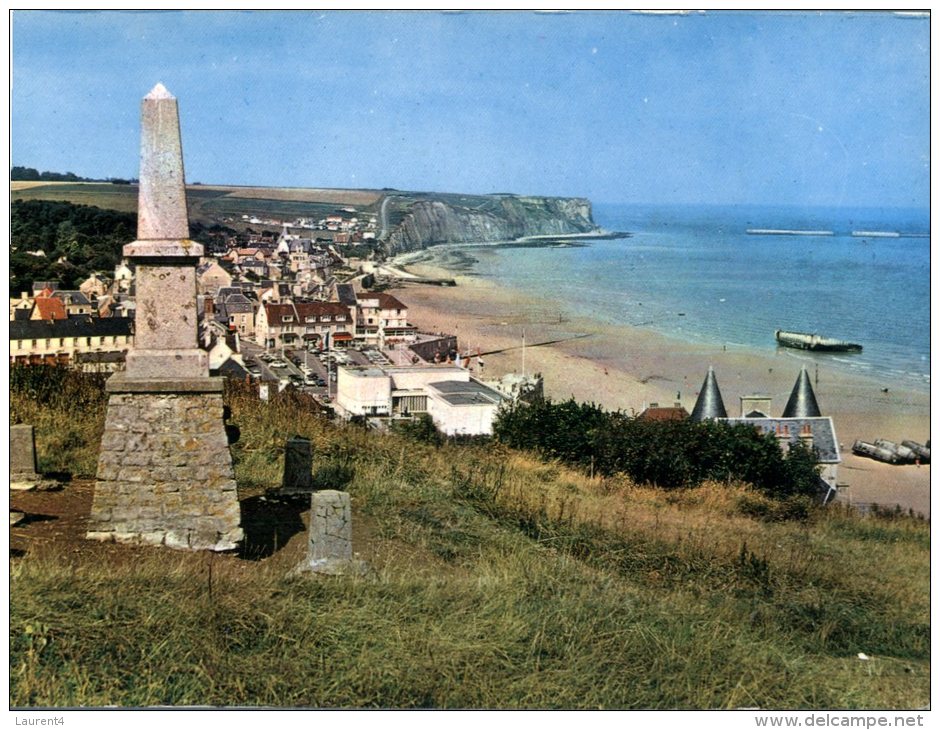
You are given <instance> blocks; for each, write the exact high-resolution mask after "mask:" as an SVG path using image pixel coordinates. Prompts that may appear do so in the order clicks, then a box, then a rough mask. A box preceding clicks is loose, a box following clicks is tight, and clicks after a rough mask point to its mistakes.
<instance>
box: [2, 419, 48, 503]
mask: <svg viewBox="0 0 940 730" xmlns="http://www.w3.org/2000/svg"><path fill="white" fill-rule="evenodd" d="M41 478H42V477H40V476H39V474H38V473H37V471H36V435H35V431H34V430H33V427H32V426H29V425H27V424H25V423H20V424H17V425H15V426H10V489H17V490H26V489H35V488H36V485H37V484H38V483H39V481H40V480H41Z"/></svg>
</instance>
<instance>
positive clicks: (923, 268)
mask: <svg viewBox="0 0 940 730" xmlns="http://www.w3.org/2000/svg"><path fill="white" fill-rule="evenodd" d="M594 218H595V221H596V222H597V223H598V224H599V225H601V226H603V227H604V228H606V229H608V230H621V231H629V232H631V233H632V234H633V235H632V237H631V238H627V239H621V240H609V241H592V242H590V243H589V244H588V245H586V246H583V247H546V248H512V247H493V248H478V249H474V251H473V257H474V258H476V259H477V265H476V266H475V270H476V272H477V273H478V274H480V275H482V276H486V277H489V278H492V279H494V280H495V281H496V282H497V283H499V284H500V285H502V286H506V287H512V288H516V289H518V290H521V291H525V292H528V293H530V294H534V295H537V296H541V297H547V298H550V299H553V300H555V301H558V303H559V306H560V309H563V310H565V311H568V312H569V313H570V314H571V315H574V316H586V317H591V318H594V319H598V320H602V321H605V322H608V323H613V324H627V325H634V326H639V327H647V328H649V329H651V330H655V331H658V332H660V333H663V334H666V335H673V336H677V337H680V338H682V339H686V340H691V341H701V342H708V343H715V344H723V345H727V346H729V347H732V346H745V347H748V348H757V349H767V350H772V349H774V348H775V347H776V343H775V340H774V330H776V329H786V330H795V331H799V332H818V333H819V334H821V335H823V336H827V337H835V338H837V339H842V340H850V341H852V342H858V343H861V344H862V345H863V346H864V351H863V352H862V353H860V354H857V355H849V354H836V355H832V354H830V355H821V354H820V355H810V354H802V353H801V354H800V357H806V358H807V359H819V362H821V363H822V362H827V363H829V364H830V365H831V366H833V367H839V368H843V369H847V370H852V371H856V372H860V373H867V374H870V375H873V376H876V377H878V378H879V379H881V378H883V379H884V380H885V382H886V384H888V383H892V384H894V385H896V386H900V385H902V384H903V385H905V386H908V387H910V386H914V387H917V388H928V387H929V382H930V239H929V238H927V237H902V238H876V237H867V238H858V237H853V236H851V235H850V234H851V232H852V231H853V230H855V231H858V230H864V231H872V230H876V231H899V232H902V233H919V234H926V233H927V232H928V231H929V223H930V221H929V211H926V210H907V209H891V210H869V209H846V208H839V209H822V208H817V209H809V210H807V209H799V210H796V209H785V208H770V207H752V206H748V207H678V206H675V207H653V206H639V205H612V204H608V205H604V204H598V205H595V207H594ZM748 228H764V229H767V228H771V229H799V230H831V231H833V232H834V234H835V235H832V236H777V235H750V234H748V233H746V230H747V229H748Z"/></svg>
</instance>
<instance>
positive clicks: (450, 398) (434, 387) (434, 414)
mask: <svg viewBox="0 0 940 730" xmlns="http://www.w3.org/2000/svg"><path fill="white" fill-rule="evenodd" d="M427 391H428V413H429V414H430V416H431V418H432V419H433V420H434V425H435V426H437V427H438V429H440V430H441V431H442V432H443V433H445V434H447V435H448V436H480V435H489V434H491V433H493V421H494V420H496V413H497V412H498V411H499V405H500V403H502V402H503V400H504V396H502V395H500V394H499V393H498V392H496V391H495V390H493V389H492V388H489V387H487V386H485V385H483V383H481V382H479V381H478V380H474V379H473V378H470V379H469V380H467V381H454V380H447V381H442V382H437V383H430V384H428V387H427Z"/></svg>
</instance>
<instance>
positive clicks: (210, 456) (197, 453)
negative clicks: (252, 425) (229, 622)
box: [86, 373, 243, 551]
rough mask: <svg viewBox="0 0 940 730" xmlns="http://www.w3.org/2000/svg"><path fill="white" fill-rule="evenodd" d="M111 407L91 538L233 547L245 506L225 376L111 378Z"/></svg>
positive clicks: (181, 546)
mask: <svg viewBox="0 0 940 730" xmlns="http://www.w3.org/2000/svg"><path fill="white" fill-rule="evenodd" d="M107 390H108V392H109V394H110V395H109V398H108V410H107V414H106V416H105V427H104V434H103V435H102V437H101V451H100V454H99V457H98V474H97V482H96V484H95V495H94V500H93V502H92V508H91V515H90V517H89V520H88V533H87V535H86V537H88V538H89V539H92V540H101V541H115V542H122V543H141V544H149V545H166V546H167V547H171V548H178V549H183V550H215V551H222V550H233V549H235V548H236V547H237V543H238V542H239V541H240V540H241V539H242V538H243V533H242V529H241V527H240V526H239V523H240V518H241V510H240V508H239V504H238V497H237V493H236V486H235V474H234V471H233V469H232V457H231V454H230V453H229V449H228V440H227V438H226V434H225V424H224V420H223V414H222V407H223V406H222V379H221V378H208V377H204V378H193V379H189V380H142V379H137V378H135V379H130V378H127V377H126V376H125V375H124V374H123V373H116V374H115V375H113V376H111V378H109V380H108V383H107Z"/></svg>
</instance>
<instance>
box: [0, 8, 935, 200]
mask: <svg viewBox="0 0 940 730" xmlns="http://www.w3.org/2000/svg"><path fill="white" fill-rule="evenodd" d="M12 50H13V53H12V63H13V68H12V71H13V73H12V78H13V88H12V97H11V103H12V106H11V127H12V138H11V140H12V160H11V163H12V164H16V165H25V166H29V167H35V168H38V169H41V170H55V171H60V172H64V171H67V170H69V171H72V172H75V173H77V174H79V175H84V176H88V177H109V176H135V175H136V174H137V164H138V157H137V154H138V139H139V127H138V124H139V121H138V114H139V104H140V99H141V97H143V96H144V95H145V94H146V93H147V92H148V91H149V90H150V88H151V87H153V85H154V84H155V83H156V82H157V81H161V82H163V83H164V85H165V86H166V87H167V88H168V89H169V90H170V91H171V92H172V93H173V94H174V95H176V96H177V98H178V99H179V100H180V111H181V118H182V128H183V151H184V156H185V164H186V174H187V179H188V180H189V181H190V182H194V181H199V182H203V183H218V184H236V185H271V186H302V187H363V188H380V187H394V188H399V189H403V190H434V191H459V192H468V193H488V192H516V193H523V194H543V195H577V196H585V197H589V198H591V199H592V200H593V201H594V202H646V203H760V204H790V205H870V206H911V207H925V206H926V205H927V204H928V201H929V142H930V124H929V104H930V96H929V20H928V19H926V18H912V17H899V16H897V15H893V14H890V13H825V14H819V13H811V12H803V11H800V12H790V13H760V12H756V13H755V12H751V13H741V12H716V11H710V12H708V13H705V14H689V15H655V16H653V15H645V14H635V13H626V12H608V13H600V12H583V13H580V12H579V13H563V14H559V13H534V12H521V11H520V12H501V13H500V12H480V13H445V12H389V11H362V12H349V11H326V12H321V11H310V12H280V11H278V12H273V11H272V12H257V11H254V12H249V11H226V12H222V11H190V12H159V11H150V12H130V11H124V12H76V13H69V12H50V11H17V12H15V13H14V15H13V33H12Z"/></svg>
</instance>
